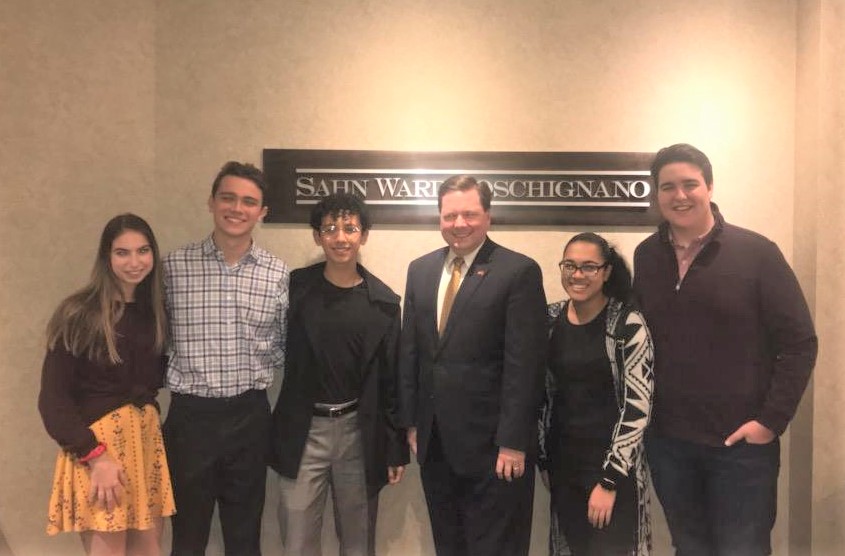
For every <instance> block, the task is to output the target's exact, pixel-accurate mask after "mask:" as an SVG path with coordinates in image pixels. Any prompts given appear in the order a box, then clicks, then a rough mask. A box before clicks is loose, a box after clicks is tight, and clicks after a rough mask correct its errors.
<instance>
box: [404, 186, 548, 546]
mask: <svg viewBox="0 0 845 556" xmlns="http://www.w3.org/2000/svg"><path fill="white" fill-rule="evenodd" d="M491 197H492V194H491V192H490V189H489V188H488V187H486V186H484V185H482V184H479V183H478V182H477V181H476V180H475V178H473V177H471V176H453V177H451V178H449V179H448V180H446V181H445V182H444V183H443V184H442V185H441V186H440V189H439V191H438V207H439V209H440V232H441V234H442V235H443V239H445V240H446V243H447V244H448V247H446V248H442V249H438V250H437V251H434V252H432V253H429V254H428V255H425V256H424V257H421V258H419V259H417V260H415V261H413V262H412V263H411V265H410V267H409V268H408V280H407V286H406V291H405V313H404V318H403V324H404V326H403V330H402V340H401V347H400V364H399V372H400V406H401V411H402V423H401V426H405V427H407V428H408V441H409V443H410V445H411V449H412V450H413V451H414V452H415V453H416V454H417V459H418V461H419V463H420V466H421V477H422V483H423V489H424V490H425V496H426V502H427V503H428V510H429V515H430V517H431V525H432V530H433V533H434V543H435V547H436V548H437V554H438V555H439V556H452V555H456V556H457V555H477V556H495V555H497V554H500V555H502V556H516V555H520V554H527V553H528V547H529V541H530V536H531V509H532V504H533V497H534V460H535V454H536V438H537V432H536V418H537V407H538V404H539V401H540V397H541V392H542V378H543V362H544V353H545V344H546V338H545V328H544V319H545V312H546V309H545V307H546V297H545V294H544V293H543V280H542V274H541V272H540V267H539V266H538V265H537V263H536V262H534V261H533V260H531V259H530V258H528V257H526V256H524V255H521V254H519V253H515V252H513V251H511V250H509V249H505V248H504V247H501V246H500V245H497V244H496V243H494V242H493V241H491V240H490V239H489V238H488V237H487V231H488V229H489V228H490V201H491Z"/></svg>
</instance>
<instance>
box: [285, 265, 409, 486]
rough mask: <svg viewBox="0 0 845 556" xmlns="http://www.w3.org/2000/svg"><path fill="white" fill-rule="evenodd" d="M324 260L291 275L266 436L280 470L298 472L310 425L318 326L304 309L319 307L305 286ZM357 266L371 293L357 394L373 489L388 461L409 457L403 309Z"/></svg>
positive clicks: (315, 279)
mask: <svg viewBox="0 0 845 556" xmlns="http://www.w3.org/2000/svg"><path fill="white" fill-rule="evenodd" d="M324 268H325V263H319V264H316V265H313V266H309V267H307V268H301V269H298V270H295V271H293V272H292V273H291V275H290V307H289V309H288V336H287V349H286V365H285V376H284V381H283V382H282V389H281V392H280V393H279V399H278V401H277V402H276V406H275V408H274V410H273V427H272V432H271V439H270V466H271V467H272V468H273V469H275V470H276V471H277V472H278V473H279V474H281V475H283V476H285V477H289V478H292V479H293V478H296V476H297V474H298V472H299V464H300V461H301V460H302V453H303V451H304V449H305V442H306V440H307V438H308V431H309V430H310V428H311V417H312V413H313V408H314V401H315V396H316V390H317V386H318V380H317V376H316V374H315V373H314V372H313V371H314V369H316V368H317V363H316V357H317V355H316V354H317V352H318V351H319V350H320V349H321V346H319V345H318V344H317V342H316V338H317V336H316V330H313V329H310V328H309V327H308V326H307V324H306V323H309V322H313V320H312V319H309V320H304V319H303V318H302V315H303V314H304V313H305V312H306V311H312V310H317V309H315V308H312V307H309V302H308V300H309V298H310V297H309V296H308V292H309V291H310V290H311V288H314V287H317V286H319V284H320V282H321V280H322V279H323V278H322V276H323V269H324ZM358 272H359V273H360V274H361V276H362V277H363V278H364V281H365V282H366V284H367V291H368V293H369V299H370V308H371V311H372V314H371V315H370V316H369V317H368V318H366V319H362V322H363V321H364V320H366V322H369V323H372V324H371V325H370V326H368V327H367V328H366V332H365V340H364V349H363V353H364V361H365V363H364V364H363V365H364V366H363V370H362V375H363V386H362V390H361V397H360V398H359V408H358V423H359V426H360V427H361V435H362V439H363V443H364V459H365V468H366V474H367V486H368V489H369V490H370V492H371V493H374V492H377V491H378V490H379V489H380V488H381V487H382V486H384V485H385V483H386V482H387V467H388V466H399V465H405V464H406V463H408V461H409V460H410V457H409V453H408V443H407V439H406V436H405V430H404V429H400V428H398V426H397V425H396V423H397V415H396V412H397V409H396V405H397V399H396V361H397V354H398V344H399V328H400V322H401V313H400V308H399V296H398V295H396V294H395V293H394V292H393V291H392V290H391V289H390V288H389V287H387V286H386V285H385V284H384V283H383V282H381V281H380V280H379V279H378V278H376V277H375V276H373V275H372V274H370V273H369V272H368V271H367V270H366V269H365V268H364V267H363V266H360V265H359V266H358Z"/></svg>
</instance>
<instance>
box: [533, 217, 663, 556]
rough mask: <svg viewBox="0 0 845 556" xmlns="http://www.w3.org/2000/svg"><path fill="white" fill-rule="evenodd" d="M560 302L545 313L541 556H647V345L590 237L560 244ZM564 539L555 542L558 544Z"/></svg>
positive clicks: (618, 266) (613, 268)
mask: <svg viewBox="0 0 845 556" xmlns="http://www.w3.org/2000/svg"><path fill="white" fill-rule="evenodd" d="M559 266H560V269H561V283H562V284H563V288H564V290H565V291H566V293H567V294H568V296H569V299H568V300H566V301H561V302H557V303H553V304H551V305H549V307H548V314H549V352H548V371H547V377H546V385H547V388H546V400H545V403H544V406H543V413H542V419H541V423H540V444H541V457H540V468H541V471H542V476H543V479H544V482H546V484H547V486H549V487H550V490H551V508H552V519H551V522H552V523H551V525H552V527H551V534H552V539H551V541H552V542H551V543H550V550H551V552H552V554H553V555H555V556H557V555H558V554H564V553H566V552H565V548H566V545H567V544H568V546H569V550H571V553H572V554H573V555H575V556H583V555H602V556H604V555H610V554H619V555H622V554H626V555H631V554H637V555H641V554H648V552H649V549H650V543H651V539H650V527H649V516H648V502H647V498H646V491H647V477H648V474H647V471H646V468H645V459H644V456H643V432H644V430H645V427H646V425H647V424H648V421H649V414H650V410H651V395H652V385H653V375H652V363H653V355H652V342H651V337H650V335H649V332H648V329H647V328H646V325H645V322H644V320H643V317H642V315H641V314H640V313H639V312H638V311H637V310H636V309H635V308H634V306H633V305H632V302H631V291H632V290H631V273H630V270H629V269H628V267H627V265H626V264H625V261H624V260H623V259H622V257H620V256H619V254H618V253H617V252H616V251H615V250H614V249H613V248H612V247H611V246H610V245H609V244H608V243H607V241H606V240H605V239H604V238H602V237H601V236H599V235H596V234H594V233H582V234H578V235H576V236H575V237H573V238H572V239H570V240H569V242H568V243H567V244H566V246H565V248H564V250H563V258H562V260H561V262H560V263H559ZM564 539H565V540H564Z"/></svg>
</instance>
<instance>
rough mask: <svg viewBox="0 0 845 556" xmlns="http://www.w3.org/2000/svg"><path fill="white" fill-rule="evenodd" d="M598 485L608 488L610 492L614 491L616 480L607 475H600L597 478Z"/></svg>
mask: <svg viewBox="0 0 845 556" xmlns="http://www.w3.org/2000/svg"><path fill="white" fill-rule="evenodd" d="M599 486H601V487H602V488H603V489H604V490H609V491H610V492H616V481H614V480H613V479H608V478H607V477H602V478H601V479H600V480H599Z"/></svg>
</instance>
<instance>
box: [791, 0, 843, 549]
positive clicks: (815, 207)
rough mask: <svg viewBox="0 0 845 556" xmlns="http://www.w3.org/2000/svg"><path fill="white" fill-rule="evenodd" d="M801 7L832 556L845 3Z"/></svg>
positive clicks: (819, 481) (816, 535)
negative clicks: (810, 69)
mask: <svg viewBox="0 0 845 556" xmlns="http://www.w3.org/2000/svg"><path fill="white" fill-rule="evenodd" d="M801 7H802V11H803V12H805V13H804V15H806V16H807V17H806V18H805V20H804V21H802V24H803V25H802V31H804V38H805V40H803V41H802V42H801V43H800V48H801V49H800V50H799V56H800V57H799V59H800V60H807V65H808V66H810V67H811V68H812V73H810V75H808V77H809V79H808V82H807V83H806V84H805V85H804V87H803V91H802V95H803V97H802V99H803V100H804V102H802V103H801V104H799V106H801V110H802V112H803V114H804V115H805V117H804V118H800V119H799V122H800V124H799V128H798V131H799V134H798V137H799V139H800V140H801V143H800V149H799V150H798V155H799V158H798V161H799V164H801V165H802V166H804V165H806V168H807V171H806V172H805V173H804V175H800V174H799V179H800V180H801V181H799V183H800V184H801V185H802V189H803V187H806V188H808V189H810V190H812V189H815V190H816V194H815V202H812V201H809V202H807V201H805V203H804V205H805V206H804V207H803V208H804V214H798V220H797V222H796V224H797V226H796V230H797V231H800V233H802V234H804V235H805V237H808V236H810V235H811V234H812V235H813V236H814V238H813V239H814V243H815V245H816V256H817V264H816V265H815V269H816V273H815V299H816V304H815V306H816V313H815V316H816V326H817V328H818V331H819V342H820V344H821V346H822V349H821V350H820V353H819V361H818V364H817V366H816V373H815V378H814V390H813V408H814V411H813V413H814V419H813V439H814V440H815V442H814V443H813V450H812V458H813V459H812V464H813V465H812V491H811V492H812V547H813V553H814V554H836V553H840V552H841V550H842V547H843V546H845V530H843V527H842V524H843V522H845V477H843V464H842V462H843V458H845V449H843V443H842V431H843V428H845V415H843V412H842V400H843V399H845V378H843V373H842V369H843V366H845V347H843V343H842V329H843V326H845V318H843V311H844V310H845V305H843V300H844V299H845V283H843V280H842V275H843V274H842V273H843V271H845V248H843V245H842V237H843V233H845V189H843V187H842V186H843V175H845V37H844V36H843V33H842V31H843V29H845V1H843V0H814V1H812V2H805V3H802V6H801ZM799 90H801V89H799ZM802 178H805V179H806V181H805V180H804V179H802ZM806 205H809V206H806ZM798 238H799V236H798V235H796V239H798ZM801 245H802V246H803V245H804V243H803V241H802V243H801Z"/></svg>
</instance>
